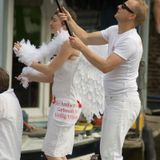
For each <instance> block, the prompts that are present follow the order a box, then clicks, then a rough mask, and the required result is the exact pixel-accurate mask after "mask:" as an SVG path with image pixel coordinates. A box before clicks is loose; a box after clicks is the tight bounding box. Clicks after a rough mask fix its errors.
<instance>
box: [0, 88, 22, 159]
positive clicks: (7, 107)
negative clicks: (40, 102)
mask: <svg viewBox="0 0 160 160" xmlns="http://www.w3.org/2000/svg"><path fill="white" fill-rule="evenodd" d="M22 132H23V117H22V110H21V107H20V104H19V101H18V99H17V97H16V95H15V94H14V91H13V89H9V90H7V91H5V92H3V93H1V94H0V160H19V159H20V153H21V140H22Z"/></svg>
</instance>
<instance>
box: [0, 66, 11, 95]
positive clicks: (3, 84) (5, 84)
mask: <svg viewBox="0 0 160 160" xmlns="http://www.w3.org/2000/svg"><path fill="white" fill-rule="evenodd" d="M8 88H9V75H8V73H7V72H6V71H5V70H4V69H3V68H1V67H0V93H3V92H5V91H6V90H8Z"/></svg>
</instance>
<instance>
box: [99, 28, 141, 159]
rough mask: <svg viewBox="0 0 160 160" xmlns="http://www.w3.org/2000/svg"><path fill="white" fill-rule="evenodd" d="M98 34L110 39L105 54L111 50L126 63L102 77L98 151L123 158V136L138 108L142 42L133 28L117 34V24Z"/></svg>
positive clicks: (104, 154)
mask: <svg viewBox="0 0 160 160" xmlns="http://www.w3.org/2000/svg"><path fill="white" fill-rule="evenodd" d="M101 33H102V35H103V37H104V38H105V39H106V40H107V41H108V42H109V44H108V54H111V53H113V52H114V53H115V54H117V55H119V56H120V57H122V58H123V59H124V60H125V62H124V63H123V64H121V65H120V66H119V67H117V68H116V69H114V70H112V71H111V72H109V73H107V74H106V75H105V77H104V86H105V98H106V106H105V112H104V116H103V123H102V138H101V145H100V148H101V149H100V151H101V157H102V160H108V159H114V160H122V159H123V157H122V147H123V143H124V139H125V136H126V134H127V132H128V130H129V129H130V127H131V126H132V124H133V123H134V121H135V120H136V118H137V116H138V114H139V111H140V108H141V103H140V99H139V94H138V92H137V83H136V79H137V77H138V68H139V63H140V60H141V57H142V52H143V50H142V42H141V38H140V36H139V35H138V34H137V31H136V29H131V30H129V31H127V32H124V33H122V34H118V26H112V27H109V28H108V29H106V30H103V31H101Z"/></svg>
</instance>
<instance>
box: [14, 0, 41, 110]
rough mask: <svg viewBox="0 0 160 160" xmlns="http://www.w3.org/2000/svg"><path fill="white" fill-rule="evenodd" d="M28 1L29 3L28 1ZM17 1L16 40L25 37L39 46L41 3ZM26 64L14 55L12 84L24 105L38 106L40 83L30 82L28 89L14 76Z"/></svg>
mask: <svg viewBox="0 0 160 160" xmlns="http://www.w3.org/2000/svg"><path fill="white" fill-rule="evenodd" d="M27 2H28V3H27ZM27 2H26V1H24V0H21V1H18V0H17V1H15V7H14V9H15V10H14V42H16V41H20V40H22V39H23V38H24V39H25V40H27V39H29V40H30V41H31V43H33V44H35V45H36V46H39V44H40V31H41V10H40V3H36V4H35V3H29V1H27ZM23 66H24V65H23V64H21V63H19V62H18V61H17V58H16V57H15V55H13V66H12V75H13V76H12V77H13V79H12V86H13V88H14V89H15V93H16V95H17V97H18V98H19V101H20V104H21V106H22V107H25V108H26V107H32V108H33V107H38V102H39V85H38V83H30V85H29V87H28V88H27V89H24V88H23V87H22V86H21V85H20V84H19V82H18V81H17V80H16V79H15V78H14V77H15V76H18V75H19V74H20V73H21V70H22V67H23Z"/></svg>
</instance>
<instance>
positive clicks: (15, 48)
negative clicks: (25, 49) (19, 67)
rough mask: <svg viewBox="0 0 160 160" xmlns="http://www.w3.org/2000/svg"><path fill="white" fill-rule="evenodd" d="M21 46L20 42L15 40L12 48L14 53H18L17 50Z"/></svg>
mask: <svg viewBox="0 0 160 160" xmlns="http://www.w3.org/2000/svg"><path fill="white" fill-rule="evenodd" d="M21 47H22V45H21V44H20V42H19V41H17V42H15V43H14V47H13V50H14V52H15V54H16V55H17V54H19V50H20V48H21Z"/></svg>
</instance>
